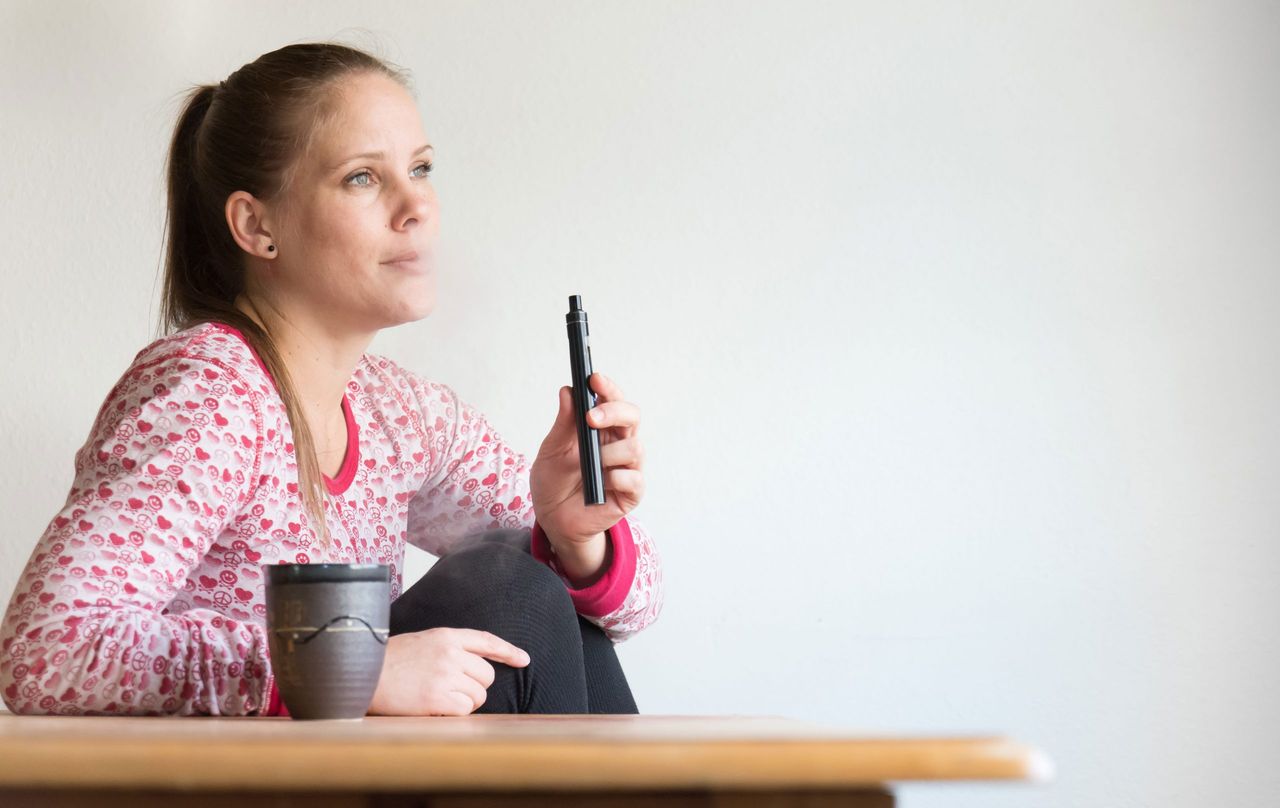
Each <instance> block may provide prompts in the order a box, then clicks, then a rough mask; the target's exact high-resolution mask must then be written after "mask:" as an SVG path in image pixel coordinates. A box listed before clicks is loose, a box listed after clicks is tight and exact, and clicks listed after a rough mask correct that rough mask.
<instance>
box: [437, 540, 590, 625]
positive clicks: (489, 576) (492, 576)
mask: <svg viewBox="0 0 1280 808" xmlns="http://www.w3.org/2000/svg"><path fill="white" fill-rule="evenodd" d="M528 537H529V531H528V530H526V531H524V540H525V541H526V542H527V541H528ZM440 565H448V567H449V571H450V573H451V574H456V575H457V577H458V578H460V579H464V580H466V581H467V582H468V583H469V584H470V585H471V586H473V587H480V588H482V589H485V590H487V591H490V592H500V593H502V594H503V595H504V596H505V597H507V598H508V599H511V600H516V601H519V602H523V603H527V602H529V601H535V602H541V601H547V602H550V603H553V604H563V605H565V606H567V608H568V609H569V610H570V611H575V610H574V608H573V601H572V599H571V598H570V597H569V592H568V589H567V588H566V587H565V584H564V581H562V580H560V576H558V575H556V574H555V572H554V571H553V570H552V569H551V568H550V567H548V566H547V565H545V564H543V563H542V562H541V561H538V560H537V559H536V558H534V557H533V555H532V554H530V553H529V552H528V551H527V550H525V549H522V548H521V547H520V546H518V545H517V544H516V543H515V541H514V540H511V537H507V539H506V540H501V541H480V542H476V543H473V544H470V545H468V546H466V547H464V548H462V549H460V550H456V551H454V552H453V553H450V554H449V555H447V556H445V557H444V558H442V559H440V560H439V561H438V562H436V566H440Z"/></svg>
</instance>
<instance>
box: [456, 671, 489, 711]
mask: <svg viewBox="0 0 1280 808" xmlns="http://www.w3.org/2000/svg"><path fill="white" fill-rule="evenodd" d="M449 688H450V689H451V690H452V691H454V692H455V693H461V694H462V695H464V696H466V698H467V703H468V706H467V712H468V713H473V712H475V711H476V709H478V708H479V707H480V705H481V704H484V700H485V699H487V698H488V697H489V691H488V690H486V689H485V688H483V687H481V686H480V683H479V682H477V681H476V680H475V679H472V678H471V677H470V676H459V677H458V679H457V681H455V682H451V683H450V685H449Z"/></svg>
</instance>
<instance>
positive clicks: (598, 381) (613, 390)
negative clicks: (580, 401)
mask: <svg viewBox="0 0 1280 808" xmlns="http://www.w3.org/2000/svg"><path fill="white" fill-rule="evenodd" d="M589 384H590V385H591V389H592V390H594V391H595V392H596V394H598V395H601V396H603V397H604V399H605V400H606V401H620V400H622V399H624V398H626V396H624V395H623V394H622V388H621V387H618V385H617V384H615V383H614V381H613V379H610V378H609V377H608V376H606V375H604V374H603V373H598V372H597V373H592V374H591V379H590V380H589Z"/></svg>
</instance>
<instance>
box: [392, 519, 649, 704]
mask: <svg viewBox="0 0 1280 808" xmlns="http://www.w3.org/2000/svg"><path fill="white" fill-rule="evenodd" d="M529 541H530V532H529V529H528V528H513V529H505V528H504V529H499V530H491V531H487V532H484V533H475V534H472V535H470V536H467V537H465V538H464V539H463V540H462V541H461V542H459V544H458V545H457V547H456V548H455V549H454V550H452V551H451V552H450V553H449V554H448V555H445V556H442V557H441V558H440V559H439V560H437V561H436V563H435V564H434V565H433V566H432V567H431V569H429V570H427V574H426V575H423V576H422V577H421V578H420V579H418V582H417V583H415V584H414V585H413V586H412V587H410V588H409V589H408V590H407V591H405V592H404V593H402V594H401V595H400V597H398V598H396V600H395V601H394V602H393V603H392V604H391V626H390V628H391V634H392V635H396V634H404V633H407V632H411V631H425V630H426V629H429V628H441V627H448V628H472V629H477V630H481V631H488V632H490V633H491V634H496V635H497V636H499V637H501V638H502V639H504V640H506V641H507V642H509V643H511V644H513V645H515V646H517V647H519V648H523V649H524V650H525V651H528V652H529V657H530V662H529V664H528V665H526V666H524V667H523V668H513V667H512V666H510V665H508V664H506V663H505V662H499V661H498V660H495V659H487V660H486V661H488V662H489V664H491V665H493V669H494V674H495V676H494V679H493V684H492V685H490V686H489V689H488V696H487V697H486V699H485V702H484V704H481V705H480V707H479V708H478V709H477V710H476V711H475V712H477V713H630V714H636V713H639V710H637V709H636V702H635V699H634V698H632V696H631V688H630V686H628V684H627V677H626V676H625V675H623V673H622V665H621V663H619V661H618V655H617V653H616V652H615V651H614V649H613V641H612V640H610V639H609V638H608V637H607V636H606V635H605V633H604V631H603V630H601V629H600V627H599V626H596V625H595V624H594V623H591V622H590V621H588V620H587V619H586V618H584V617H583V616H582V615H580V614H578V613H577V611H576V610H575V609H574V606H573V601H572V600H571V599H570V598H569V592H568V590H567V589H566V588H565V584H564V581H562V580H560V577H559V576H558V575H556V574H555V572H554V571H552V570H551V568H549V567H547V566H546V565H545V564H543V563H542V562H540V561H538V560H537V559H535V558H534V557H533V554H532V552H531V551H530V549H529Z"/></svg>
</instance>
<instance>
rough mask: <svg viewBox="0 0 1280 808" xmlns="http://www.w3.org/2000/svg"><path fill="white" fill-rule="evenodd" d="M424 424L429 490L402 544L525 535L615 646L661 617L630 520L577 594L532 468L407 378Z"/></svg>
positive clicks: (655, 578)
mask: <svg viewBox="0 0 1280 808" xmlns="http://www.w3.org/2000/svg"><path fill="white" fill-rule="evenodd" d="M405 373H406V375H407V376H408V377H409V381H410V386H411V387H413V388H415V389H414V392H415V396H414V398H415V400H416V401H417V402H419V403H420V404H421V406H423V407H424V412H422V413H420V416H419V417H420V419H421V422H422V423H424V424H427V425H431V424H434V425H435V428H434V429H428V432H429V434H430V435H433V436H434V439H433V440H434V444H433V445H432V446H430V447H429V449H430V451H429V452H428V458H427V462H428V463H429V468H428V471H427V479H426V482H425V483H424V484H423V485H422V487H421V489H420V490H418V491H417V492H416V493H415V494H414V496H413V498H412V499H411V500H410V501H409V524H408V532H407V534H406V535H407V538H406V540H407V541H408V542H409V543H410V544H412V545H414V546H415V547H418V548H420V549H422V550H425V551H427V552H428V553H431V554H432V555H436V556H444V555H447V554H448V553H449V552H451V551H452V550H453V549H454V548H455V547H456V546H457V544H458V542H459V541H460V540H461V539H462V538H463V537H465V536H467V535H469V534H473V533H479V532H483V531H486V530H492V529H495V528H504V527H505V528H519V527H525V528H529V529H530V548H529V549H530V552H531V553H532V555H533V557H534V558H536V559H537V560H538V561H541V562H542V563H544V564H546V565H547V566H548V567H550V568H551V569H552V571H554V572H555V573H556V575H558V576H559V577H560V579H561V580H562V581H564V584H565V587H566V588H567V589H568V591H569V595H570V597H571V598H572V600H573V603H574V606H575V607H576V609H577V611H578V613H579V614H581V615H582V616H583V617H585V618H587V620H589V621H590V622H592V623H593V624H595V625H597V626H599V627H600V628H601V629H602V630H603V631H604V632H605V634H606V635H607V636H608V637H609V638H610V639H611V640H613V641H614V642H615V643H617V642H622V641H623V640H625V639H627V638H628V637H630V636H631V635H633V634H635V633H636V632H639V631H641V630H643V629H644V628H645V627H647V626H648V625H649V624H651V623H652V622H653V621H654V620H656V619H657V617H658V614H659V613H660V612H661V609H662V594H663V593H662V569H661V562H660V559H659V556H658V552H657V548H656V546H655V545H654V543H653V540H652V538H651V537H650V536H649V534H648V532H647V531H646V530H645V529H644V527H643V526H642V525H641V524H640V523H639V522H638V521H637V520H636V519H635V518H634V517H633V516H627V517H624V518H623V519H621V520H619V521H618V523H617V524H615V525H614V526H613V527H611V528H610V529H609V530H608V532H607V534H606V535H607V540H608V541H609V542H610V545H611V556H612V561H611V562H610V566H609V569H608V570H606V571H605V573H604V574H603V575H602V576H601V577H600V578H599V580H597V581H596V582H595V583H593V584H591V585H590V586H587V587H583V588H580V589H579V588H575V587H574V586H573V585H572V584H571V583H570V579H569V578H568V577H567V576H566V575H565V574H564V571H563V569H562V568H561V567H560V564H559V562H558V561H557V560H556V557H555V554H554V551H553V550H552V548H551V544H550V542H549V541H548V540H547V538H546V535H545V534H544V533H543V532H542V528H541V525H539V524H538V523H537V520H536V518H535V514H534V512H533V502H532V500H531V499H530V497H529V471H530V466H531V461H529V460H528V458H526V457H525V456H524V455H523V454H522V453H520V452H518V451H516V450H515V449H514V448H512V447H511V446H510V445H508V444H507V443H506V441H504V440H503V438H502V436H501V435H500V434H499V433H498V432H497V430H495V429H494V428H493V425H492V424H490V423H489V420H488V419H487V418H486V417H485V416H484V414H483V413H481V412H480V411H478V410H477V409H476V408H475V407H473V406H471V405H470V404H468V403H467V402H465V401H463V400H462V399H460V398H459V397H458V395H457V393H456V392H455V391H454V389H453V388H452V387H450V386H449V385H447V384H441V383H438V382H432V381H429V380H426V379H423V378H422V377H420V376H417V375H416V374H412V373H409V372H408V371H405Z"/></svg>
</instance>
